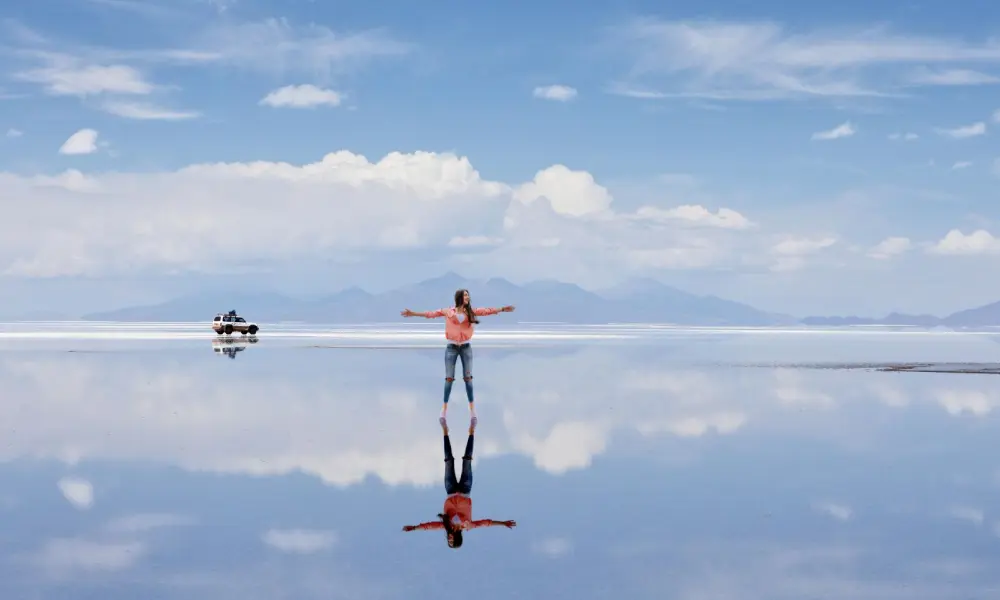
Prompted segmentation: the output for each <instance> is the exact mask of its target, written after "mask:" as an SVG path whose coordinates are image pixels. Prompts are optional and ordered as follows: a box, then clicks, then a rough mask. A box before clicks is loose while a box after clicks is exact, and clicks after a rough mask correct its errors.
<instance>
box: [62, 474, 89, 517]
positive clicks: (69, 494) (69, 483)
mask: <svg viewBox="0 0 1000 600" xmlns="http://www.w3.org/2000/svg"><path fill="white" fill-rule="evenodd" d="M57 485H58V486H59V491H60V492H62V495H63V498H66V501H67V502H69V503H70V504H72V505H73V506H74V507H75V508H78V509H80V510H87V509H88V508H90V507H91V506H93V505H94V486H93V485H91V483H90V482H89V481H87V480H86V479H78V478H74V477H65V478H63V479H60V480H59V482H58V484H57Z"/></svg>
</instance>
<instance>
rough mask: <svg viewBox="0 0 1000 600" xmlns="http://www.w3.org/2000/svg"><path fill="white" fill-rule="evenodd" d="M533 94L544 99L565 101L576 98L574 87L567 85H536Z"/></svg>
mask: <svg viewBox="0 0 1000 600" xmlns="http://www.w3.org/2000/svg"><path fill="white" fill-rule="evenodd" d="M533 95H534V96H535V98H542V99H544V100H555V101H557V102H566V101H569V100H572V99H573V98H576V96H577V91H576V88H572V87H569V86H567V85H547V86H540V87H536V88H535V90H534V92H533Z"/></svg>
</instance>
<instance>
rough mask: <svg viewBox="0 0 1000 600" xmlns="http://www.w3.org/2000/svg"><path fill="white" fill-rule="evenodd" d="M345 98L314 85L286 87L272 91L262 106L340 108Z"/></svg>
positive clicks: (263, 99) (265, 97)
mask: <svg viewBox="0 0 1000 600" xmlns="http://www.w3.org/2000/svg"><path fill="white" fill-rule="evenodd" d="M342 100H343V96H342V95H341V94H340V93H339V92H335V91H334V90H328V89H324V88H321V87H317V86H315V85H312V84H308V83H307V84H303V85H286V86H285V87H282V88H278V89H276V90H272V91H271V92H270V93H268V94H267V95H266V96H264V97H263V98H262V99H261V101H260V104H261V105H264V106H271V107H273V108H315V107H317V106H340V103H341V101H342Z"/></svg>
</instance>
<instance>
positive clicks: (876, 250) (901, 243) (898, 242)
mask: <svg viewBox="0 0 1000 600" xmlns="http://www.w3.org/2000/svg"><path fill="white" fill-rule="evenodd" d="M912 246H913V244H912V243H911V242H910V238H905V237H888V238H885V239H884V240H882V241H881V242H879V243H878V244H876V245H875V246H874V247H873V248H872V249H871V250H869V251H868V256H870V257H872V258H874V259H877V260H886V259H889V258H893V257H896V256H899V255H900V254H904V253H905V252H907V251H908V250H909V249H910V248H911V247H912Z"/></svg>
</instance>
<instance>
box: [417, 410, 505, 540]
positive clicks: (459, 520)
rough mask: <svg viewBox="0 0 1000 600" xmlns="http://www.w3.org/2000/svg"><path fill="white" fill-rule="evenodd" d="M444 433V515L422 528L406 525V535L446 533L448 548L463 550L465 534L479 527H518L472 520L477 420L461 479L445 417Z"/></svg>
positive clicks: (470, 428)
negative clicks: (420, 531)
mask: <svg viewBox="0 0 1000 600" xmlns="http://www.w3.org/2000/svg"><path fill="white" fill-rule="evenodd" d="M438 421H439V422H440V423H441V429H442V431H444V489H445V492H446V493H447V494H448V497H447V498H446V499H445V501H444V512H442V513H438V519H439V520H438V521H429V522H427V523H421V524H420V525H407V526H405V527H403V531H413V530H415V529H444V530H445V533H446V534H447V537H448V547H449V548H460V547H461V546H462V532H463V531H465V530H467V529H475V528H476V527H493V526H496V525H503V526H504V527H507V528H511V527H515V526H516V525H517V523H515V522H514V521H494V520H492V519H481V520H479V521H473V520H472V498H470V497H469V494H470V493H472V443H473V440H474V439H475V432H476V419H472V421H471V422H470V424H469V441H467V442H466V443H465V454H464V455H463V456H462V477H461V478H456V477H455V457H454V456H453V455H452V453H451V438H449V437H448V422H447V421H446V420H445V418H444V417H441V418H440V419H438Z"/></svg>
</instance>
